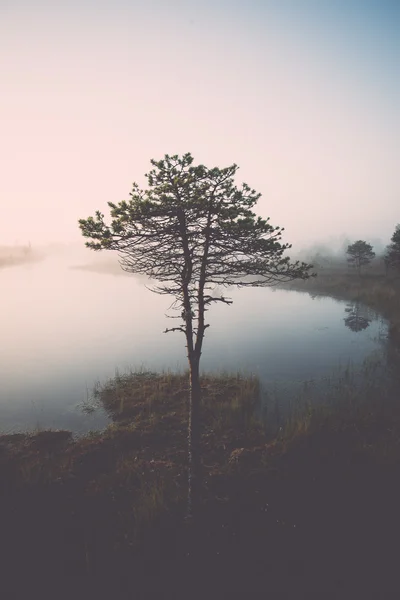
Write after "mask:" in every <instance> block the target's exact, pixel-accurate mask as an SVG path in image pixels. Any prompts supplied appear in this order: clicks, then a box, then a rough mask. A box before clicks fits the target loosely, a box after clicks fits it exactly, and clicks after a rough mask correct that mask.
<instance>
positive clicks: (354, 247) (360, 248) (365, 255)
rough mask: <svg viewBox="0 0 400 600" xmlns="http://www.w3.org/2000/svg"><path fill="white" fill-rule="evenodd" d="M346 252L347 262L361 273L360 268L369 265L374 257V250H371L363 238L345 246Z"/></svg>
mask: <svg viewBox="0 0 400 600" xmlns="http://www.w3.org/2000/svg"><path fill="white" fill-rule="evenodd" d="M346 254H348V255H349V257H348V259H347V262H348V263H349V264H350V265H351V266H352V267H355V268H356V269H357V270H358V272H359V273H361V268H362V267H364V266H366V265H369V263H370V262H371V260H372V259H373V258H374V257H375V252H373V250H372V246H371V244H368V243H367V242H364V241H363V240H358V241H357V242H354V244H350V245H349V246H348V247H347V250H346Z"/></svg>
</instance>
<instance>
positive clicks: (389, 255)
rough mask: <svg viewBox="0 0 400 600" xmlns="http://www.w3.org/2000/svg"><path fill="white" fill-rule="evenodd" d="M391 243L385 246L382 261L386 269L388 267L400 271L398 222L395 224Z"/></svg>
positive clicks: (399, 226)
mask: <svg viewBox="0 0 400 600" xmlns="http://www.w3.org/2000/svg"><path fill="white" fill-rule="evenodd" d="M391 242H392V243H391V244H389V246H388V247H387V248H386V252H385V256H384V261H385V265H386V269H388V268H389V267H391V268H394V269H396V270H398V271H400V224H399V225H396V229H395V231H394V233H393V235H392V237H391Z"/></svg>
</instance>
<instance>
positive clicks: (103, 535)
mask: <svg viewBox="0 0 400 600" xmlns="http://www.w3.org/2000/svg"><path fill="white" fill-rule="evenodd" d="M186 394H187V390H186V381H185V379H183V378H182V377H181V376H172V375H168V376H166V375H163V376H156V375H154V374H148V375H146V374H141V375H138V374H136V375H132V376H130V377H126V378H120V379H119V380H118V381H117V382H114V383H112V384H110V385H109V386H108V388H107V389H104V390H103V391H102V392H101V393H100V394H99V395H100V396H101V399H102V402H103V403H104V404H105V405H106V406H107V408H108V410H109V411H110V414H112V416H113V417H114V421H115V424H114V425H113V426H112V427H111V428H109V429H108V430H107V431H105V432H103V433H100V434H93V435H91V436H87V437H85V438H82V439H79V440H77V441H74V440H73V439H72V438H71V435H70V434H69V433H68V432H40V433H38V434H36V435H29V436H28V435H22V434H21V435H14V436H3V437H1V438H0V475H1V478H0V482H1V483H0V491H1V500H0V503H1V510H0V533H1V535H0V547H1V557H0V558H1V560H0V565H1V582H0V589H1V598H4V599H5V600H6V599H8V598H28V597H30V598H39V597H52V598H58V597H64V594H65V595H68V596H69V597H74V598H77V597H78V598H79V597H84V598H98V597H110V598H174V599H175V598H177V599H178V598H218V599H223V598H244V599H246V598H250V599H251V598H271V599H274V598H338V599H345V598H346V599H347V598H352V599H355V598H398V597H400V569H399V564H400V560H399V559H400V545H399V540H400V477H399V473H400V470H399V466H400V410H399V408H398V406H397V403H396V402H391V404H390V405H389V404H386V403H383V404H382V403H380V402H379V400H378V401H376V399H375V401H374V402H373V403H369V404H368V405H366V404H364V405H363V408H362V409H361V410H360V408H359V407H358V408H355V407H354V406H353V407H352V408H351V409H350V408H349V407H343V406H341V407H340V406H339V407H338V408H337V409H335V411H332V410H318V411H314V410H309V411H308V413H307V414H306V415H303V417H302V418H299V419H298V420H297V422H296V423H295V424H294V425H293V423H292V426H291V427H289V428H286V429H285V431H284V432H281V433H280V434H279V435H271V434H268V435H267V434H266V433H265V431H264V429H263V427H262V425H261V423H260V422H259V421H257V420H256V419H255V418H254V417H253V416H252V414H253V409H254V403H255V401H256V397H257V394H258V383H257V381H256V380H248V379H247V380H245V379H241V378H239V377H236V378H235V377H225V378H223V377H219V378H208V379H205V380H203V394H204V403H203V421H204V429H203V441H202V443H203V467H204V479H205V481H204V494H203V501H202V510H201V514H200V516H199V520H198V523H197V524H192V525H190V524H187V523H185V521H184V518H183V517H184V514H185V496H186V441H185V440H186V417H187V415H186V402H185V399H186Z"/></svg>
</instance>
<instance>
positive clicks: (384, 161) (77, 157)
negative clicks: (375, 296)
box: [0, 0, 400, 246]
mask: <svg viewBox="0 0 400 600" xmlns="http://www.w3.org/2000/svg"><path fill="white" fill-rule="evenodd" d="M399 65H400V1H398V0H376V1H369V0H360V1H357V0H343V1H342V0H314V1H313V0H309V1H308V0H258V1H257V0H229V1H228V0H227V1H225V0H203V2H199V1H198V0H196V1H194V0H181V1H179V0H142V1H140V2H139V1H137V0H79V1H78V0H68V1H67V0H64V1H62V0H58V1H57V0H48V1H47V2H41V1H40V0H25V1H24V0H20V1H18V0H0V73H1V75H0V87H1V89H0V92H1V93H0V153H1V157H0V158H1V170H0V203H1V213H0V245H1V244H2V243H3V244H4V243H6V244H8V243H10V244H12V243H14V242H19V243H25V242H27V241H28V240H30V241H31V242H32V243H33V244H36V243H39V242H52V241H66V242H68V241H79V240H80V239H81V236H80V232H79V229H78V225H77V220H78V218H81V217H87V216H89V215H90V214H93V213H94V211H95V210H96V209H100V210H106V208H107V207H106V203H107V201H113V202H118V201H120V200H123V199H127V198H128V194H129V192H130V191H131V184H132V182H133V181H138V183H139V184H141V185H144V184H145V178H144V173H146V172H147V171H148V170H149V166H150V164H149V161H150V158H156V159H159V158H162V156H163V155H164V154H165V153H168V154H174V153H179V154H180V153H184V152H191V153H192V154H193V156H194V158H195V162H201V163H204V164H206V165H208V166H210V167H211V166H215V165H216V166H220V167H224V166H227V165H229V164H231V163H233V162H236V163H237V164H238V165H239V166H240V170H239V172H238V183H241V182H242V181H246V182H247V183H248V184H249V185H250V186H252V187H254V188H255V189H256V190H257V191H259V192H261V193H262V195H263V196H262V198H261V200H260V202H259V205H258V212H259V213H260V214H261V215H262V216H264V217H266V216H270V217H271V223H272V224H273V225H280V226H283V227H285V229H286V237H285V240H286V241H288V242H292V243H293V244H294V246H295V245H296V244H297V245H301V246H302V245H304V244H306V243H307V242H310V243H311V242H314V241H316V240H323V239H324V238H326V239H329V238H330V237H331V236H336V235H340V234H343V233H347V234H348V235H349V236H350V238H351V239H358V238H359V237H363V238H368V237H374V238H379V237H381V238H382V240H383V241H384V243H386V242H387V241H388V239H389V237H390V236H391V234H392V232H393V230H394V227H395V225H396V223H398V222H400V193H399V192H400V160H399V159H400V142H399V140H400V117H399V106H400V73H399Z"/></svg>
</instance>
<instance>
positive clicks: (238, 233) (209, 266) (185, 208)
mask: <svg viewBox="0 0 400 600" xmlns="http://www.w3.org/2000/svg"><path fill="white" fill-rule="evenodd" d="M151 164H152V166H153V169H152V170H151V171H150V172H149V173H148V174H146V177H147V182H148V188H147V189H146V190H142V189H140V188H139V186H138V185H137V184H136V183H135V184H133V189H132V192H131V194H130V199H129V200H127V201H125V200H124V201H122V202H119V203H118V204H114V203H112V202H109V203H108V206H109V208H110V210H111V223H110V224H106V222H105V217H104V214H103V213H101V212H100V211H97V212H96V213H95V216H94V217H89V218H87V219H80V221H79V225H80V228H81V231H82V234H83V236H84V237H86V238H89V239H90V241H88V242H86V245H87V246H88V247H89V248H92V249H93V250H104V249H106V250H115V251H118V253H119V257H120V264H121V266H122V268H123V269H124V270H126V271H129V272H132V273H141V274H144V275H147V276H148V277H149V278H151V279H152V280H153V281H154V285H153V286H152V287H151V288H150V289H152V291H154V292H156V293H159V294H168V295H171V296H173V297H174V302H173V305H172V307H171V308H173V309H175V310H176V311H177V313H178V314H175V318H177V319H178V323H177V324H176V326H172V327H170V328H167V329H166V332H168V331H179V332H182V333H184V335H185V337H186V347H187V357H188V361H189V367H190V389H191V397H190V411H189V412H190V418H189V456H190V464H191V475H190V477H191V478H190V480H189V491H190V490H191V485H192V484H193V482H194V481H195V480H196V478H198V471H199V450H198V444H199V435H200V434H199V399H200V383H199V365H200V356H201V352H202V345H203V339H204V334H205V330H206V328H207V327H208V326H209V324H208V323H206V321H205V314H206V312H207V310H208V309H209V308H210V306H211V305H212V304H214V303H217V302H222V303H225V304H231V302H232V300H231V299H229V298H227V297H226V296H225V295H224V294H223V293H221V292H218V290H221V289H222V290H223V289H224V288H226V287H228V286H237V287H261V286H270V285H274V284H276V283H279V282H283V281H290V280H292V279H296V278H301V279H306V278H308V277H309V276H310V274H309V270H310V269H311V267H312V266H311V265H308V264H306V263H303V262H299V261H296V262H291V261H290V258H289V257H285V256H283V255H284V252H285V251H286V250H287V249H289V248H290V247H291V246H290V245H289V244H282V243H281V241H280V240H281V235H282V231H283V229H281V228H280V227H273V226H272V225H271V224H270V223H269V219H262V218H261V217H258V216H256V215H255V213H254V212H253V210H252V209H253V207H254V206H255V204H256V203H257V201H258V199H259V198H260V194H258V193H256V191H255V190H253V189H251V188H250V187H249V186H248V185H247V184H245V183H243V184H242V185H241V186H240V187H237V186H236V185H235V183H234V177H235V174H236V171H237V169H238V167H237V165H235V164H233V165H231V166H229V167H226V168H222V169H220V168H217V167H214V168H207V167H205V166H204V165H197V166H196V165H194V164H193V157H192V156H191V154H190V153H187V154H185V155H183V156H182V157H179V156H178V155H174V156H169V155H165V157H164V158H163V159H162V160H159V161H156V160H152V161H151ZM170 316H172V315H170ZM189 496H190V494H189Z"/></svg>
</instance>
